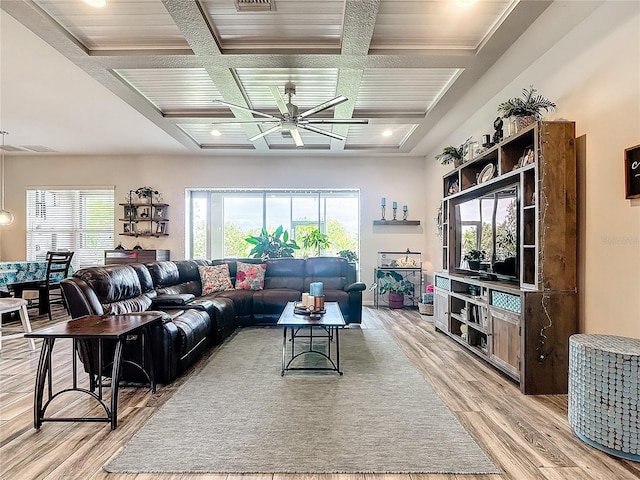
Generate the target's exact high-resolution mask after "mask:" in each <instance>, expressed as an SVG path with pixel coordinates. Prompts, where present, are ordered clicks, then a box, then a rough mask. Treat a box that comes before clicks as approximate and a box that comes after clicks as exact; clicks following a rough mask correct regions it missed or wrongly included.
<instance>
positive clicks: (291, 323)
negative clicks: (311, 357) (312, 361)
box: [278, 302, 345, 375]
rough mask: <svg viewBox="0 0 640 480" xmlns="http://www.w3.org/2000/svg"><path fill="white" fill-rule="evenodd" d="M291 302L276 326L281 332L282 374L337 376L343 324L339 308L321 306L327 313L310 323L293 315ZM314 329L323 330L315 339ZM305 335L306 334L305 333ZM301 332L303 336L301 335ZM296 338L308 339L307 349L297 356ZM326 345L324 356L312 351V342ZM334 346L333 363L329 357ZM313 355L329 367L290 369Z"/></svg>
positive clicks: (308, 318)
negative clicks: (319, 372) (307, 372)
mask: <svg viewBox="0 0 640 480" xmlns="http://www.w3.org/2000/svg"><path fill="white" fill-rule="evenodd" d="M294 306H295V303H294V302H289V303H287V305H286V306H285V308H284V311H283V312H282V314H281V315H280V318H279V319H278V325H279V326H281V327H284V328H283V336H282V372H281V375H284V373H285V372H287V371H289V370H329V371H333V372H338V373H339V374H340V375H342V371H341V370H340V337H339V335H340V333H339V332H340V329H339V327H344V326H345V322H344V318H343V317H342V312H341V311H340V307H339V306H338V304H337V303H336V302H326V303H325V304H324V306H325V310H326V313H325V314H324V315H322V317H321V318H319V319H312V318H310V317H309V316H308V315H301V314H297V313H295V312H294ZM314 328H316V329H320V330H322V331H323V332H324V333H322V332H321V333H320V334H319V335H317V334H316V335H314ZM307 331H308V333H307ZM287 332H289V340H290V342H291V358H289V360H288V361H287ZM302 332H304V333H302ZM296 338H307V339H309V348H308V349H302V350H300V351H299V352H298V353H296ZM323 339H324V340H325V341H326V347H327V350H326V353H325V352H323V351H320V350H317V349H315V348H314V345H313V342H314V340H315V341H316V343H317V341H318V340H320V341H322V340H323ZM332 343H335V361H334V360H333V358H332V357H331V350H332V349H331V344H332ZM308 354H315V355H320V356H322V357H324V358H325V359H327V360H328V361H329V363H330V364H331V366H327V367H292V366H291V364H292V363H293V362H294V361H295V360H296V359H297V358H299V357H300V356H302V355H308Z"/></svg>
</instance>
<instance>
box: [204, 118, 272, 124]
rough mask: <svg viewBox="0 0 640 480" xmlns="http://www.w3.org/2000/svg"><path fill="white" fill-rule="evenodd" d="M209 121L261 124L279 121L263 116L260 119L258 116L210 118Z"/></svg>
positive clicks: (215, 122)
mask: <svg viewBox="0 0 640 480" xmlns="http://www.w3.org/2000/svg"><path fill="white" fill-rule="evenodd" d="M210 122H211V124H212V125H251V124H253V125H255V124H258V125H261V124H264V123H275V122H280V119H278V118H275V119H273V120H272V119H270V118H265V119H264V120H263V119H260V118H255V119H253V120H238V119H234V118H211V119H210Z"/></svg>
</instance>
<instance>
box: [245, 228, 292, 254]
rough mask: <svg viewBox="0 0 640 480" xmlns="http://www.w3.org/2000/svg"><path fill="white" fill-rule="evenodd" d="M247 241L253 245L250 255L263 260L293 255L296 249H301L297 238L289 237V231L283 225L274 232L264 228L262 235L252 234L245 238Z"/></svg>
mask: <svg viewBox="0 0 640 480" xmlns="http://www.w3.org/2000/svg"><path fill="white" fill-rule="evenodd" d="M245 241H246V242H247V243H249V244H251V245H253V248H252V249H251V251H250V252H249V256H250V257H253V258H261V259H263V260H264V259H267V258H280V257H293V254H294V250H299V249H300V247H299V246H298V244H297V243H296V241H295V240H293V239H292V240H290V239H289V232H288V231H287V230H285V229H284V228H283V227H282V225H280V226H279V227H278V228H276V229H275V230H274V231H273V233H269V232H267V229H266V228H263V229H262V230H261V231H260V235H258V236H254V235H252V236H250V237H247V238H245Z"/></svg>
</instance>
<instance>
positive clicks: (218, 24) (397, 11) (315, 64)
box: [0, 0, 551, 155]
mask: <svg viewBox="0 0 640 480" xmlns="http://www.w3.org/2000/svg"><path fill="white" fill-rule="evenodd" d="M106 2H107V5H106V6H105V7H103V8H92V7H90V6H88V5H87V4H86V3H84V2H83V1H82V0H33V1H31V0H2V1H0V5H1V6H2V9H3V11H4V12H5V13H6V14H9V15H11V16H12V17H13V18H14V19H16V20H17V21H18V22H20V23H21V24H23V25H24V26H25V27H27V28H28V29H29V30H31V31H32V32H34V33H35V34H36V35H37V36H39V37H40V38H41V39H42V40H43V41H44V42H46V43H47V44H49V45H50V46H51V47H53V48H54V49H56V50H57V51H58V52H60V53H61V54H62V55H63V56H64V57H66V58H67V59H68V60H70V61H71V62H72V63H73V64H74V65H75V66H76V68H79V69H81V70H82V71H84V72H86V73H87V74H88V75H89V76H90V77H91V78H92V79H94V81H96V82H98V83H99V84H100V85H102V86H104V87H106V89H108V90H109V91H110V92H112V93H113V94H115V96H117V97H119V98H120V99H121V100H122V101H123V102H124V103H125V104H127V105H129V106H130V107H133V109H135V111H137V112H139V114H140V115H141V116H142V117H143V118H145V119H147V120H148V121H150V122H151V123H152V124H153V125H155V127H154V128H156V129H158V131H159V133H160V134H161V135H162V136H165V137H167V138H169V139H173V141H175V142H177V143H178V144H180V145H182V146H183V147H184V148H185V149H187V150H188V151H192V152H203V151H205V152H206V151H223V152H233V151H240V152H243V153H246V152H251V151H255V152H270V151H277V152H285V151H287V150H290V151H300V150H303V151H316V152H317V153H322V152H327V153H336V154H337V153H343V152H350V151H355V152H371V153H385V154H389V153H398V154H411V155H415V154H421V153H424V152H419V151H417V150H416V146H417V145H418V142H419V141H420V140H421V139H422V138H423V137H424V136H425V135H426V134H427V133H428V132H429V129H430V128H432V127H433V125H435V124H436V123H437V122H438V120H439V119H440V118H441V117H442V115H443V114H444V113H446V112H447V110H448V109H449V108H450V107H451V106H452V105H453V104H455V102H456V100H457V99H458V98H459V97H460V96H461V95H463V94H464V93H465V92H466V91H467V90H468V89H469V88H470V86H472V85H473V84H474V83H475V82H476V81H477V80H478V79H479V78H480V77H481V76H482V74H483V73H484V72H486V70H487V69H488V68H490V67H491V66H492V65H493V64H494V63H495V61H496V60H497V59H498V58H499V57H500V55H502V54H503V53H504V52H505V50H506V49H507V48H508V47H509V46H510V45H511V44H512V43H513V42H514V41H515V40H516V39H517V38H518V37H519V36H520V34H521V33H522V32H523V31H524V30H525V29H526V28H527V27H528V26H529V25H530V24H531V23H532V22H533V21H534V20H535V19H536V18H537V17H538V16H539V15H540V14H541V13H542V12H543V11H544V10H545V9H546V8H547V7H548V5H549V4H550V3H551V2H548V1H518V0H479V1H478V2H477V3H475V4H473V5H471V6H464V5H463V4H464V3H465V2H464V1H463V0H424V1H419V0H413V1H410V0H323V1H318V0H195V1H192V0H106ZM3 40H4V39H3ZM15 47H16V48H19V46H18V45H16V46H15ZM23 61H24V62H36V63H37V62H39V61H40V60H39V59H38V58H28V57H27V58H24V59H23ZM2 75H3V77H4V76H5V75H11V73H10V72H7V71H6V69H3V72H2ZM46 77H47V72H43V77H42V79H41V81H43V82H46ZM3 80H4V79H3ZM287 83H293V84H295V87H296V94H295V96H294V97H293V99H292V103H294V104H295V105H297V106H298V107H299V108H300V111H303V110H306V109H309V108H312V107H314V106H316V105H318V104H321V103H323V102H325V101H328V100H330V99H332V98H334V97H336V96H339V95H344V96H346V97H347V98H348V101H346V102H344V103H341V104H339V105H337V106H335V107H333V108H330V109H327V110H324V111H322V112H320V113H318V114H317V115H315V116H314V118H320V119H322V118H326V119H368V121H369V122H368V124H361V125H349V124H344V125H343V124H340V125H335V124H334V125H325V124H322V125H320V127H321V128H323V129H324V130H327V131H332V132H334V133H336V134H338V135H340V136H344V137H345V138H346V140H344V141H342V140H338V139H333V138H330V137H328V136H325V135H320V134H317V133H314V132H310V131H302V130H301V136H302V140H303V141H304V146H303V147H296V146H295V144H294V142H293V140H292V138H291V136H290V135H287V132H286V130H285V131H284V132H283V131H279V132H275V133H272V134H269V135H265V136H263V137H261V138H258V139H256V140H254V141H250V140H249V139H250V138H251V137H254V136H256V135H258V134H260V133H261V132H263V131H264V130H265V129H266V128H267V127H266V126H261V125H259V124H252V123H240V122H242V121H245V122H246V121H247V120H251V119H254V118H256V117H255V115H254V114H252V113H250V112H248V111H246V110H240V109H235V108H233V109H232V108H229V107H228V106H226V105H223V104H220V103H218V102H216V100H223V101H225V102H228V103H232V104H235V105H239V106H242V107H246V108H249V109H252V110H257V111H261V112H264V113H267V114H269V115H278V114H279V110H278V107H277V105H276V103H275V100H274V97H273V96H272V94H271V90H270V87H272V86H276V87H278V89H279V90H280V93H281V94H282V95H283V96H284V95H285V90H284V87H285V84H287ZM70 88H73V87H72V86H70ZM8 93H9V94H10V92H6V91H3V94H4V95H5V97H6V96H7V94H8ZM78 101H79V102H80V101H82V100H81V99H78ZM5 103H6V102H5ZM84 107H85V109H86V108H91V105H86V104H85V106H84ZM74 108H77V105H67V106H65V105H61V106H59V109H58V113H59V115H61V116H64V115H65V113H64V110H65V109H68V110H70V111H71V110H73V109H74ZM7 115H8V114H4V113H3V122H4V124H5V125H6V126H5V127H4V128H6V129H8V128H9V125H8V124H10V123H12V121H13V125H12V126H13V128H15V129H18V128H25V129H26V128H33V127H34V125H31V127H28V126H26V125H22V124H21V123H20V122H19V121H18V120H17V119H12V118H8V116H7ZM231 120H237V121H238V123H233V124H229V123H227V122H229V121H231ZM51 121H52V122H56V121H58V120H56V119H51ZM34 123H35V122H34ZM44 125H45V124H43V127H42V128H45V127H44ZM214 129H215V130H217V131H218V133H219V135H217V136H214V135H212V134H211V131H212V130H214ZM32 133H35V132H32ZM132 134H133V138H135V132H132ZM141 134H142V132H141ZM42 138H47V137H46V136H45V135H44V134H43V137H42ZM9 140H11V139H10V138H9ZM29 141H30V142H31V143H33V144H41V143H42V140H40V139H39V138H35V137H34V138H33V139H30V140H29ZM127 141H135V140H133V139H128V140H127ZM141 141H142V139H141ZM63 153H64V152H63ZM73 153H80V152H73ZM86 153H93V152H86Z"/></svg>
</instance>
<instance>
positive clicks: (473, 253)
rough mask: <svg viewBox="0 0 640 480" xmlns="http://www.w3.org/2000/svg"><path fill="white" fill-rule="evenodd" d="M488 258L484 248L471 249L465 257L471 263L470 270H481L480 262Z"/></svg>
mask: <svg viewBox="0 0 640 480" xmlns="http://www.w3.org/2000/svg"><path fill="white" fill-rule="evenodd" d="M486 258H487V252H485V251H484V250H469V251H468V252H467V253H465V254H464V257H463V259H464V260H466V261H467V263H468V264H469V270H480V263H481V262H482V261H483V260H486Z"/></svg>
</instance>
